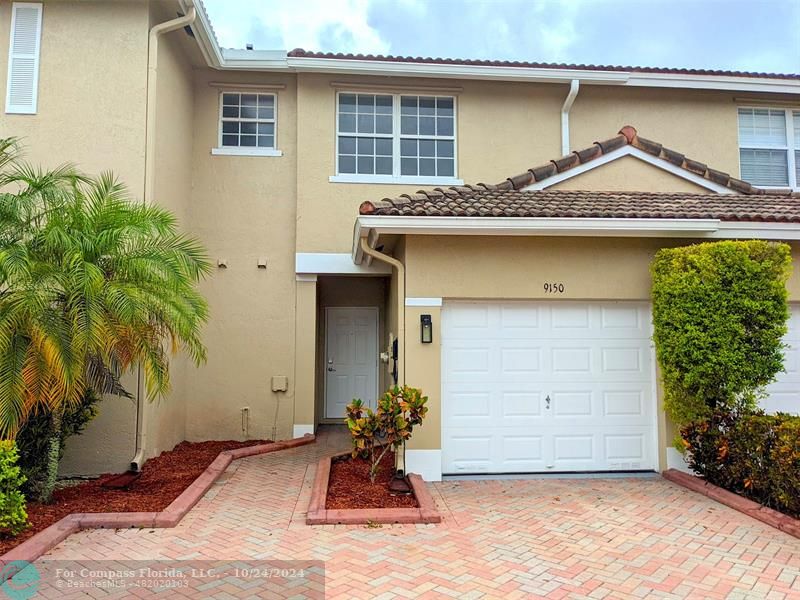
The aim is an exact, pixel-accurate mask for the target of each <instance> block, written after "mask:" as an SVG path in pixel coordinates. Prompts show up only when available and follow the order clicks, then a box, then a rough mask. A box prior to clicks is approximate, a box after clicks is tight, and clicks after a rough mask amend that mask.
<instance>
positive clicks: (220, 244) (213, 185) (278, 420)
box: [185, 69, 297, 440]
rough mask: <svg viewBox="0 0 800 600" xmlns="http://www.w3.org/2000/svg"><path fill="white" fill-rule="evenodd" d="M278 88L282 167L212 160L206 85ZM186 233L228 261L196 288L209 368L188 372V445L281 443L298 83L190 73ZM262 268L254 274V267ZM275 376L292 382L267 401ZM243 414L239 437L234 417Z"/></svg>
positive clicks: (289, 401) (211, 106)
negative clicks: (261, 262)
mask: <svg viewBox="0 0 800 600" xmlns="http://www.w3.org/2000/svg"><path fill="white" fill-rule="evenodd" d="M223 81H228V82H240V83H241V82H244V83H250V84H256V83H261V84H265V85H281V86H285V87H284V88H283V89H279V90H277V91H276V92H275V93H276V94H277V106H278V110H277V114H278V124H277V130H278V146H279V149H280V150H282V151H283V156H281V157H263V156H256V157H248V156H212V155H211V149H212V148H213V147H215V146H216V145H217V141H218V139H217V136H218V115H219V103H218V102H219V91H220V90H219V88H217V87H212V86H210V85H209V83H212V82H223ZM194 96H195V105H194V125H193V126H194V142H193V149H192V195H191V203H190V207H191V210H190V216H189V227H190V229H191V231H192V233H193V234H194V235H196V236H198V237H199V238H200V240H201V241H202V242H203V244H204V245H205V246H206V248H207V249H208V251H209V253H210V256H211V260H212V262H213V263H214V264H215V265H216V263H217V261H218V260H226V261H227V264H228V268H227V269H216V268H215V270H214V272H213V273H212V275H211V277H210V278H209V279H208V280H207V281H206V282H204V284H203V285H202V286H201V290H202V292H203V293H204V294H205V296H206V298H207V300H208V302H209V306H210V313H211V320H210V322H209V324H208V326H207V327H206V328H205V330H204V332H203V339H204V341H205V343H206V346H207V347H208V363H207V364H206V365H205V366H203V367H202V368H201V369H197V370H194V369H192V370H191V371H190V376H189V377H188V382H187V385H186V388H185V389H186V391H185V393H186V398H187V405H186V435H187V437H188V438H189V439H190V440H203V439H225V438H241V437H250V438H264V437H268V438H272V437H278V438H287V437H291V435H292V421H293V412H294V406H293V404H294V398H295V358H294V357H295V300H296V298H295V283H296V282H295V265H294V261H295V257H294V246H295V242H294V227H295V221H296V217H297V213H296V209H295V184H296V179H297V170H296V169H297V160H296V157H297V142H296V136H295V133H294V132H295V122H296V121H295V119H296V100H295V81H294V78H293V76H290V75H281V76H278V75H266V74H261V75H252V74H251V75H247V74H237V73H233V74H231V73H222V72H218V71H211V70H205V69H203V70H197V71H195V74H194ZM260 257H264V258H266V260H267V268H266V269H259V268H258V267H257V263H258V259H259V258H260ZM273 375H277V376H286V377H288V378H289V389H288V391H287V392H273V391H271V377H272V376H273ZM244 407H248V408H249V409H250V423H249V431H248V432H246V433H245V432H243V431H242V415H241V409H242V408H244Z"/></svg>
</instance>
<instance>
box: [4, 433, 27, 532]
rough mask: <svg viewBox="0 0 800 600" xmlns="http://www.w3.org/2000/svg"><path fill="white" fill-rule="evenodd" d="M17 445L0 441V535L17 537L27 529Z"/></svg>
mask: <svg viewBox="0 0 800 600" xmlns="http://www.w3.org/2000/svg"><path fill="white" fill-rule="evenodd" d="M18 458H19V455H18V453H17V445H16V443H14V440H0V533H1V534H2V535H4V536H8V535H17V534H18V533H21V532H22V531H24V530H25V529H27V527H28V513H27V512H26V511H25V496H24V495H23V494H22V492H21V491H20V487H22V484H23V483H25V476H24V475H22V472H21V470H20V468H19V467H18V466H17V459H18Z"/></svg>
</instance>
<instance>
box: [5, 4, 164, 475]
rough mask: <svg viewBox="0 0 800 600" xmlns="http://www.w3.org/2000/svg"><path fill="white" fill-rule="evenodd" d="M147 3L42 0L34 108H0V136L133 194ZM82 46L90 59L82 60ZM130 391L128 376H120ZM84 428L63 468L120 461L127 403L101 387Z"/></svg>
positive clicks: (129, 412)
mask: <svg viewBox="0 0 800 600" xmlns="http://www.w3.org/2000/svg"><path fill="white" fill-rule="evenodd" d="M10 15H11V2H2V3H0V89H2V90H3V93H4V94H5V90H6V77H7V72H8V67H7V60H8V44H9V40H8V35H9V21H10ZM147 30H148V11H147V5H146V4H144V3H140V2H125V1H120V2H113V3H106V2H91V3H88V2H87V3H69V2H46V3H45V4H44V9H43V15H42V39H41V56H40V71H39V92H38V108H37V113H36V114H32V115H10V114H5V113H0V137H5V136H15V137H18V138H19V139H20V143H21V144H22V146H23V150H24V158H25V159H26V160H27V161H29V162H30V163H32V164H34V165H40V166H41V167H42V168H54V167H56V166H58V165H61V164H63V163H68V162H69V163H73V164H75V165H76V166H77V168H78V169H80V170H81V171H83V172H85V173H89V174H92V175H98V174H99V173H100V172H102V171H109V170H110V171H113V173H114V174H115V175H116V176H117V177H118V178H119V179H120V181H122V182H124V183H125V184H126V185H127V186H128V188H129V190H130V192H131V194H132V195H133V196H134V197H136V198H141V197H142V190H143V177H144V119H145V104H146V102H145V99H146V74H147ZM87 53H90V54H91V60H87ZM124 383H125V385H126V387H127V388H128V389H129V391H131V392H132V393H135V392H136V381H135V377H127V378H125V380H124ZM98 408H99V410H100V414H99V416H98V417H97V418H96V419H95V420H94V421H92V422H91V423H90V424H89V426H88V427H87V429H86V431H85V432H84V433H83V434H82V435H80V436H76V437H73V438H71V439H70V440H69V442H68V444H67V448H66V452H65V455H64V459H63V460H62V462H61V472H62V473H65V474H71V473H81V474H93V473H103V472H108V471H119V470H124V469H126V468H128V465H129V461H130V459H131V457H132V456H133V452H134V446H135V438H134V435H135V426H136V408H135V402H133V401H131V400H127V399H125V398H119V397H113V396H109V397H107V398H105V399H104V400H103V402H102V403H101V404H99V406H98Z"/></svg>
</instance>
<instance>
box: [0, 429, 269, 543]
mask: <svg viewBox="0 0 800 600" xmlns="http://www.w3.org/2000/svg"><path fill="white" fill-rule="evenodd" d="M268 443H270V442H269V441H265V440H250V441H247V442H234V441H212V442H197V443H190V442H181V443H180V444H178V445H177V446H175V448H173V449H172V450H169V451H167V452H162V453H161V454H160V455H159V456H156V457H154V458H151V459H150V460H148V461H147V462H146V463H145V464H144V466H143V467H142V475H141V477H139V479H137V480H136V481H134V482H133V484H131V486H130V487H129V488H128V489H127V490H113V489H106V488H104V487H102V485H103V483H104V482H105V481H108V480H109V479H111V478H112V477H116V474H108V475H101V476H100V477H98V478H97V479H92V480H90V481H86V482H83V483H79V484H77V485H73V486H70V487H65V488H62V489H59V490H56V491H55V492H54V493H53V503H52V504H39V503H37V502H29V503H28V508H27V510H28V518H29V520H30V523H31V527H29V528H28V529H27V530H25V531H24V532H23V533H21V534H20V535H18V536H16V537H14V538H5V539H2V538H0V554H3V553H5V552H8V551H9V550H11V549H12V548H14V547H15V546H18V545H19V544H21V543H22V542H24V541H25V540H27V539H28V538H30V537H31V536H33V535H34V534H36V533H38V532H40V531H42V530H43V529H46V528H47V527H49V526H50V525H52V524H53V523H55V522H56V521H59V520H61V519H62V518H63V517H66V516H67V515H68V514H70V513H97V512H159V511H161V510H164V509H165V508H167V506H169V505H170V503H171V502H172V501H173V500H175V498H177V497H178V496H179V495H180V494H181V492H183V490H185V489H186V488H187V487H189V485H190V484H191V483H192V482H193V481H194V480H195V479H197V478H198V477H199V476H200V474H201V473H202V472H203V471H205V470H206V467H208V465H210V464H211V463H212V462H213V461H214V459H215V458H217V455H218V454H219V453H220V452H222V451H223V450H234V449H236V448H244V447H245V446H255V445H258V444H268Z"/></svg>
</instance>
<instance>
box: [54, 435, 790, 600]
mask: <svg viewBox="0 0 800 600" xmlns="http://www.w3.org/2000/svg"><path fill="white" fill-rule="evenodd" d="M343 444H346V440H344V439H343V438H341V437H340V436H337V435H322V436H321V437H320V439H319V440H318V442H317V443H315V444H312V445H309V446H304V447H300V448H297V449H293V450H288V451H284V452H278V453H275V454H268V455H264V456H261V457H253V458H248V459H242V460H239V461H234V463H233V464H232V465H231V467H230V468H229V469H228V471H227V472H226V473H225V475H224V476H223V478H222V480H220V481H219V482H218V483H217V484H216V485H215V486H214V488H212V490H211V491H209V493H208V494H207V495H206V497H205V498H203V500H201V501H200V503H199V504H198V505H197V506H196V507H195V508H194V509H193V510H192V511H191V512H190V513H189V515H187V517H186V518H185V519H184V520H183V522H181V523H180V525H179V526H178V527H176V528H174V529H152V530H151V529H144V530H124V531H108V530H93V531H85V532H81V533H78V534H76V535H73V536H71V537H69V538H68V539H67V540H66V541H65V542H64V543H62V544H61V545H60V546H58V547H57V548H55V549H54V550H53V551H52V552H51V553H50V554H49V555H47V556H46V557H44V560H52V559H59V560H77V561H80V562H81V564H84V565H91V564H93V563H91V562H90V561H94V560H101V559H116V560H120V561H130V560H147V561H153V560H156V559H169V560H178V559H193V560H194V559H201V558H208V559H235V558H242V559H244V558H248V559H278V560H292V559H302V560H307V559H315V560H321V561H324V563H325V572H326V586H325V592H326V595H325V597H326V598H399V597H402V598H418V597H426V598H427V597H431V598H434V597H456V598H460V599H462V600H469V599H471V598H504V599H506V600H512V599H514V598H529V597H549V598H562V597H569V598H800V540H798V539H796V538H793V537H791V536H789V535H787V534H785V533H782V532H780V531H778V530H775V529H773V528H771V527H768V526H766V525H764V524H762V523H760V522H758V521H755V520H753V519H751V518H749V517H747V516H744V515H742V514H740V513H738V512H736V511H734V510H732V509H729V508H727V507H725V506H722V505H720V504H717V503H716V502H714V501H712V500H709V499H708V498H705V497H703V496H700V495H697V494H694V493H692V492H689V491H687V490H685V489H683V488H680V487H678V486H675V485H673V484H672V483H670V482H667V481H665V480H663V479H661V478H659V477H652V478H636V479H634V478H628V479H538V480H504V481H497V480H494V481H448V482H443V483H437V484H432V485H431V487H432V491H433V494H434V498H435V499H436V502H437V504H438V505H439V507H440V509H441V510H442V513H443V517H444V522H443V523H442V524H440V525H404V526H399V525H398V526H383V527H375V528H370V527H365V526H332V525H327V526H320V527H307V526H306V525H305V524H304V522H303V519H304V517H305V510H306V507H307V505H308V498H309V495H310V488H311V483H312V481H313V475H314V469H315V462H316V460H317V459H318V458H319V457H320V456H323V455H325V454H333V453H334V452H336V451H338V450H340V449H341V448H342V445H343ZM40 592H41V593H42V594H43V595H44V596H50V597H54V598H55V597H72V594H70V593H69V592H66V593H65V590H54V589H52V588H51V587H49V586H48V585H43V587H42V588H41V589H40ZM292 593H294V592H291V593H290V592H288V591H287V593H286V596H291V594H292ZM104 594H105V592H103V593H100V592H99V591H97V590H95V591H93V592H92V594H91V595H92V596H93V597H106V596H105V595H104ZM77 595H78V594H77V592H76V593H75V596H76V597H77ZM136 595H137V596H142V597H144V596H146V594H145V593H144V592H141V593H137V594H136ZM178 596H181V594H179V593H178V592H174V593H172V595H170V596H169V597H178ZM165 597H166V596H165ZM185 597H194V598H204V597H219V598H234V597H253V598H256V597H267V596H266V595H264V594H260V593H259V592H258V591H257V590H255V589H252V588H251V589H245V588H235V587H231V586H229V587H228V588H226V589H225V590H222V589H216V590H212V589H211V588H209V589H207V590H206V591H205V592H202V593H197V594H189V593H187V594H186V596H185ZM269 597H283V596H282V595H274V596H272V595H270V596H269Z"/></svg>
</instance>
